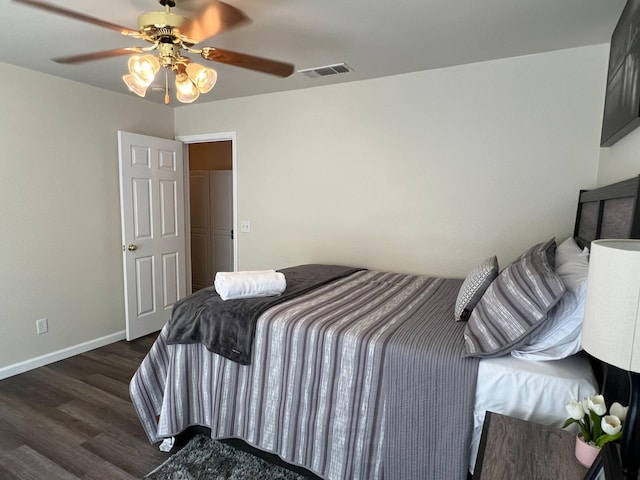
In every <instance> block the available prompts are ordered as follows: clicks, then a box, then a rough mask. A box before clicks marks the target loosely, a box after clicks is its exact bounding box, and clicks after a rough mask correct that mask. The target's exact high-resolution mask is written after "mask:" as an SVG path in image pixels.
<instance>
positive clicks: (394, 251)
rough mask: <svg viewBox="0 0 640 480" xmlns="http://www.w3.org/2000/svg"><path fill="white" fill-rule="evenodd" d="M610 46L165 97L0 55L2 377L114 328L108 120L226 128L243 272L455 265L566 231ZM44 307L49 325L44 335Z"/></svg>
mask: <svg viewBox="0 0 640 480" xmlns="http://www.w3.org/2000/svg"><path fill="white" fill-rule="evenodd" d="M607 56H608V46H606V45H602V46H594V47H585V48H580V49H575V50H566V51H560V52H554V53H548V54H542V55H533V56H527V57H520V58H513V59H505V60H499V61H492V62H485V63H479V64H473V65H466V66H460V67H455V68H448V69H442V70H434V71H428V72H418V73H413V74H408V75H401V76H394V77H387V78H382V79H377V80H371V81H365V82H356V83H349V84H342V85H336V86H331V87H320V88H310V89H308V90H298V91H293V92H286V93H278V94H270V95H263V96H255V97H247V98H240V99H235V100H225V101H219V102H214V103H209V104H207V103H201V104H195V105H190V106H185V107H178V108H176V109H175V110H174V111H172V110H171V109H170V108H168V107H165V106H162V105H156V104H152V103H150V102H146V101H144V100H140V99H137V98H136V97H134V96H129V95H124V94H122V95H121V94H115V93H111V92H107V91H104V90H100V89H95V88H91V87H87V86H84V85H81V84H78V83H74V82H70V81H67V80H63V79H59V78H56V77H50V76H45V75H41V74H39V73H35V72H31V71H28V70H23V69H19V68H16V67H13V66H9V65H6V64H0V78H2V79H3V80H2V82H3V84H2V87H3V91H5V92H11V91H12V90H13V89H17V87H18V86H21V85H22V84H23V82H27V83H28V84H29V92H28V93H29V97H28V98H27V99H26V100H20V99H18V98H16V96H15V95H5V96H4V97H3V101H2V103H3V115H2V116H0V145H1V146H2V156H1V157H0V158H1V159H2V160H1V161H2V162H3V166H4V168H3V174H2V175H0V225H1V227H0V251H1V252H2V257H1V258H2V260H1V264H0V295H1V297H0V377H1V376H2V372H3V368H4V369H5V370H6V369H7V366H9V367H11V366H12V365H15V364H18V363H19V362H23V361H31V360H32V359H34V358H35V357H38V356H41V355H49V354H51V353H53V352H59V351H64V350H65V349H72V348H75V347H76V346H77V345H80V344H82V343H83V342H88V343H91V342H94V341H95V340H96V339H100V338H105V337H107V338H113V337H114V336H117V335H121V333H122V330H123V329H124V319H123V310H124V305H123V303H124V301H123V281H122V266H121V252H120V217H119V195H118V167H117V146H116V131H117V130H119V129H122V130H128V131H132V132H136V133H142V134H149V135H155V136H161V137H169V138H171V137H173V136H174V135H192V134H200V133H216V132H229V131H235V132H236V134H237V153H238V165H239V170H238V175H239V183H238V194H239V219H241V220H245V219H246V220H250V221H251V229H252V231H251V233H241V234H240V252H239V256H240V258H239V260H240V268H242V269H248V268H270V267H281V266H286V265H294V264H298V263H306V262H335V263H345V264H350V265H364V266H367V267H370V268H380V269H387V270H395V271H406V272H422V273H428V274H433V275H447V276H458V277H462V276H464V275H465V274H466V273H467V272H468V270H469V269H470V268H472V267H473V265H474V264H475V263H477V262H478V261H479V260H481V259H483V258H484V257H485V256H488V255H491V254H494V253H497V254H498V255H499V258H500V261H501V262H502V263H503V264H505V263H506V262H507V261H509V260H510V259H511V258H513V257H514V256H515V255H517V254H518V253H520V251H521V250H522V249H523V248H525V247H526V246H528V245H529V244H530V243H531V242H533V241H538V240H544V239H546V238H547V237H550V236H552V235H558V236H560V237H562V236H566V235H569V233H570V232H571V228H572V224H573V215H574V210H575V202H576V197H577V192H578V190H579V189H580V188H588V187H590V186H593V185H594V184H595V182H596V171H597V168H598V163H597V162H598V152H599V148H598V144H599V132H600V121H601V115H602V105H603V95H604V82H605V74H606V66H607V65H606V64H607ZM212 94H214V95H215V92H213V93H212ZM174 119H175V128H174ZM621 145H622V144H621ZM631 150H632V149H631ZM619 164H620V165H621V166H620V167H619V168H618V167H615V170H616V172H618V173H616V174H617V175H622V176H628V175H627V173H626V171H625V172H624V173H622V171H623V170H625V168H627V167H623V166H622V164H623V162H619ZM602 165H603V163H602V162H601V168H600V172H599V174H600V176H601V177H604V176H605V175H609V173H606V172H604V173H603V168H602ZM608 165H609V166H611V165H613V163H610V164H608ZM616 165H617V164H616ZM608 168H609V167H608ZM628 169H629V170H632V169H633V168H632V167H628ZM42 317H47V318H49V330H50V331H49V333H47V334H45V335H36V333H35V321H36V319H39V318H42Z"/></svg>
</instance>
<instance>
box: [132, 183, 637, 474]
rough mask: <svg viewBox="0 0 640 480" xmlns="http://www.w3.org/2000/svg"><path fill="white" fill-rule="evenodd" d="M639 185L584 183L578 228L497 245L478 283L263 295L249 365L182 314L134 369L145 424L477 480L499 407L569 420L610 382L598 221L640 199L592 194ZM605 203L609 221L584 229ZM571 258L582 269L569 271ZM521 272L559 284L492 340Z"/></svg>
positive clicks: (320, 470) (302, 456)
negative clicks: (596, 255) (593, 265)
mask: <svg viewBox="0 0 640 480" xmlns="http://www.w3.org/2000/svg"><path fill="white" fill-rule="evenodd" d="M629 182H636V183H635V186H636V189H635V194H633V193H632V196H633V202H636V203H637V191H638V189H637V185H638V179H637V178H636V179H631V180H630V181H627V182H626V183H625V182H621V183H624V184H625V185H624V188H622V189H621V188H618V187H616V188H613V189H611V187H606V188H604V189H597V190H592V191H591V193H590V194H587V192H581V194H580V201H579V207H578V215H577V220H576V235H574V237H571V238H570V239H566V240H564V241H562V242H558V243H556V242H555V239H551V240H549V241H547V242H542V243H540V244H536V245H534V246H532V247H531V248H530V249H528V250H527V251H526V252H524V253H523V255H522V256H521V257H519V259H517V260H516V261H514V262H513V264H511V265H509V266H508V267H507V268H504V269H503V270H502V271H499V270H498V268H497V263H496V260H495V257H494V258H489V259H487V261H484V262H482V263H481V264H480V265H478V267H477V268H475V269H474V270H473V271H472V272H470V274H469V276H468V277H467V278H466V279H464V280H462V279H449V278H430V277H425V276H420V275H406V274H399V273H392V272H378V271H370V270H365V269H357V270H354V271H353V272H351V273H349V274H348V275H346V276H342V277H340V278H337V279H335V280H333V281H331V282H328V283H325V284H322V285H320V286H318V287H316V288H313V289H311V290H308V291H305V293H302V294H301V295H299V296H295V297H292V298H287V299H286V301H282V302H275V303H274V304H273V305H267V306H266V307H264V304H262V303H261V304H260V305H261V307H260V308H259V309H257V311H256V315H257V316H256V320H255V324H254V325H253V327H252V329H253V330H252V332H251V333H252V335H251V338H252V342H251V344H250V352H248V353H249V355H248V358H249V359H250V361H248V362H239V361H238V359H237V358H236V359H233V358H229V357H233V355H228V354H227V353H226V351H219V353H214V352H215V351H216V345H211V344H207V342H203V341H201V340H202V338H199V339H198V341H193V337H190V339H188V340H187V341H186V343H183V342H180V341H177V340H176V336H177V335H176V332H175V329H174V330H172V322H173V319H172V321H170V322H169V323H168V324H167V325H165V327H164V328H163V330H162V331H161V332H160V335H159V336H158V338H157V340H156V342H155V343H154V345H153V346H152V348H151V350H150V352H149V354H148V355H147V356H146V358H145V359H144V360H143V362H142V364H141V365H140V368H139V369H138V370H137V372H136V374H135V375H134V377H133V378H132V380H131V384H130V392H131V398H132V401H133V404H134V407H135V409H136V411H137V413H138V416H139V418H140V421H141V424H142V426H143V428H144V431H145V432H146V434H147V436H148V438H149V440H150V441H151V442H152V443H156V442H160V441H162V440H163V439H165V438H168V437H173V436H176V435H178V434H179V433H181V432H182V431H184V430H185V429H186V428H188V427H190V426H194V425H201V426H205V427H208V428H210V429H211V436H212V437H213V438H239V439H241V440H243V441H244V442H246V443H248V444H249V445H251V446H253V447H256V448H258V449H260V450H263V451H265V452H270V453H274V454H276V455H278V456H279V457H280V458H282V459H283V460H284V461H286V462H288V463H290V464H292V465H297V466H301V467H303V468H305V469H307V470H309V471H311V472H313V473H314V474H316V475H318V476H319V477H322V478H326V479H328V480H334V479H367V480H368V479H383V478H386V479H396V478H403V479H405V478H406V479H410V478H420V479H423V478H424V479H439V478H448V479H465V478H466V477H467V472H468V471H472V470H473V465H474V460H475V454H476V450H477V446H478V443H479V436H480V431H481V427H482V421H483V418H484V413H485V412H486V411H488V410H491V411H494V412H497V413H503V414H507V415H513V416H517V417H519V418H523V419H527V420H532V421H536V422H540V423H544V424H549V425H558V426H559V425H560V424H561V423H562V421H563V420H564V418H565V417H566V412H565V409H564V405H565V403H566V402H567V401H568V400H570V399H572V398H583V397H584V396H586V395H590V394H593V393H595V392H596V391H597V390H598V388H599V387H598V382H597V379H596V377H595V376H594V373H593V370H592V368H591V361H590V359H589V358H588V357H587V356H586V354H584V353H582V352H579V350H580V349H579V321H578V320H579V306H580V295H581V294H583V293H584V289H585V288H586V285H585V283H586V269H585V265H586V263H585V258H588V252H585V251H584V250H583V247H585V246H586V244H587V243H588V242H589V241H590V240H593V239H596V238H600V236H601V235H602V228H598V226H597V225H598V223H599V222H602V221H604V222H605V223H606V222H607V221H609V220H608V219H609V217H610V216H611V215H613V216H616V218H617V219H616V220H615V221H613V223H615V224H620V223H624V222H627V224H629V225H637V222H638V214H640V212H638V210H637V209H636V208H635V204H634V206H633V208H623V209H622V210H623V212H622V213H620V211H619V208H617V207H615V202H614V208H612V207H611V205H612V204H608V205H609V206H608V207H607V208H604V213H603V214H601V213H600V210H599V209H594V208H593V207H591V206H586V207H585V205H586V203H588V202H593V201H594V200H592V198H593V196H594V194H595V195H596V198H598V199H597V200H596V201H597V202H600V203H602V204H604V205H606V204H607V200H604V199H602V198H599V197H598V196H599V195H601V196H604V197H607V198H609V197H612V196H616V195H617V196H618V197H619V196H620V192H621V191H624V196H628V193H629V191H632V190H633V188H630V187H629V186H628V184H629ZM598 192H600V193H598ZM602 192H604V193H602ZM616 198H617V197H616ZM590 199H591V200H590ZM600 203H599V204H600ZM594 211H596V212H597V213H596V219H595V225H596V228H595V230H594V229H593V228H591V226H588V227H585V225H586V224H587V223H589V222H591V223H593V222H594V219H593V212H594ZM603 219H604V220H603ZM633 228H635V227H633ZM633 228H632V227H630V229H629V231H628V233H627V234H626V235H627V236H632V235H633V234H636V233H637V231H635V230H633ZM585 231H587V232H589V233H587V234H585ZM605 232H606V229H605ZM574 238H575V240H574ZM567 245H569V246H570V247H571V248H570V249H569V250H567V248H568V247H567ZM568 251H571V255H570V256H568V257H566V258H564V260H561V261H558V259H559V258H560V256H561V252H564V255H565V256H566V254H567V252H568ZM568 259H569V260H568ZM565 262H567V263H565ZM556 263H557V266H556V265H555V264H556ZM577 264H580V271H581V273H580V275H578V277H579V278H580V279H582V277H581V275H584V279H582V280H580V281H577V280H576V273H575V270H576V265H577ZM563 265H569V267H567V270H568V271H569V277H570V278H569V280H566V278H565V277H562V278H561V277H560V273H561V270H562V268H563V267H562V266H563ZM307 267H308V266H304V268H307ZM313 267H314V268H315V266H313ZM319 267H320V268H322V267H323V266H319ZM295 268H298V267H295ZM519 269H523V270H522V271H524V272H525V273H529V269H533V270H535V271H536V272H538V271H539V270H540V271H542V272H543V273H544V275H541V278H542V280H541V281H543V284H541V285H542V287H541V288H537V290H545V289H547V290H548V293H546V294H545V295H546V296H545V295H543V296H542V298H540V299H538V300H539V301H538V304H537V305H533V306H530V307H529V306H528V307H527V311H526V312H522V311H520V310H518V312H517V313H518V314H524V316H525V317H527V318H526V321H523V322H521V325H519V328H520V330H521V331H520V332H517V333H514V332H508V333H505V332H504V331H502V330H501V331H500V332H499V334H497V335H498V336H499V337H500V338H498V339H497V340H496V338H494V337H495V335H494V336H488V337H486V338H484V337H483V336H482V335H483V334H482V332H486V331H487V330H491V329H492V328H494V327H495V325H492V322H493V321H494V320H493V319H495V317H496V315H495V314H494V315H493V317H492V314H491V312H496V310H495V309H496V308H497V309H498V310H497V311H500V309H503V310H504V309H506V310H509V309H510V308H513V305H512V304H511V302H509V301H507V300H505V299H504V298H502V296H503V295H504V292H503V289H502V288H501V282H502V283H503V282H514V283H515V284H516V287H518V286H519V285H518V284H519V282H523V281H524V280H522V278H521V277H520V276H519V275H520V273H521V270H519ZM555 269H557V270H558V271H559V272H560V273H556V272H555ZM295 272H296V270H295V269H294V270H293V271H292V274H295ZM525 276H526V275H525ZM583 280H584V281H583ZM572 282H573V283H575V284H576V285H578V286H576V288H575V289H574V288H573V287H572V286H571V285H573V284H572ZM288 284H289V283H288ZM509 286H510V287H511V286H512V285H509ZM521 287H522V288H528V287H527V285H522V286H521ZM538 287H540V286H538ZM578 287H579V288H578ZM574 290H575V291H574ZM197 293H198V294H199V296H198V297H196V298H189V297H188V299H184V301H185V302H200V303H198V304H197V305H196V306H195V307H192V308H190V311H193V312H200V313H195V314H194V315H195V316H194V318H197V316H198V315H200V314H201V313H202V311H203V310H202V309H203V308H204V306H203V305H204V302H205V300H204V299H205V296H209V297H215V295H216V294H215V290H214V289H213V287H210V288H209V289H205V291H204V292H203V291H202V290H201V291H199V292H197ZM570 294H571V295H570ZM194 295H195V294H194ZM192 297H193V296H192ZM551 297H553V298H551ZM569 298H571V299H572V302H568V301H565V300H567V299H569ZM181 302H182V301H181ZM240 302H242V301H240ZM249 303H251V302H249ZM496 305H498V306H497V307H496ZM527 305H529V303H527ZM563 305H564V306H563ZM461 307H468V308H461ZM518 308H520V309H522V307H521V306H520V307H518ZM563 309H564V310H563ZM529 310H530V311H529ZM560 310H563V313H562V315H560V313H559V311H560ZM569 310H570V311H569ZM503 313H504V312H503ZM507 313H510V312H507ZM454 314H455V315H454ZM565 314H570V315H569V316H570V317H572V321H573V322H574V324H573V325H574V326H572V327H571V328H567V327H566V326H565V324H566V323H567V322H565V321H564V319H565V318H568V317H567V315H565ZM497 316H500V317H502V314H498V315H497ZM492 318H493V319H492ZM554 319H556V320H554ZM575 322H578V323H575ZM196 323H197V322H196ZM176 324H177V323H176ZM487 325H489V327H487ZM575 325H578V327H577V328H578V330H577V335H578V336H577V340H576V326H575ZM507 330H508V329H507ZM558 331H563V333H562V335H565V337H566V339H565V340H563V341H562V342H560V343H561V345H560V347H561V348H558V345H551V347H550V348H546V347H545V348H546V349H543V350H541V349H540V348H539V345H541V344H543V343H544V342H543V341H542V339H543V338H544V337H545V335H546V339H547V341H548V338H549V336H550V335H551V336H553V335H556V333H554V332H558ZM502 337H506V340H505V338H502ZM512 337H513V338H512ZM554 338H555V337H554ZM534 340H535V341H534ZM495 342H497V345H498V346H497V347H496V343H495ZM576 342H577V343H576ZM212 350H213V351H212ZM558 350H561V352H560V353H559V351H558ZM512 352H515V353H512ZM518 352H519V353H518ZM549 352H551V353H549ZM516 353H518V354H519V355H520V358H518V357H517V356H516ZM545 355H547V356H548V357H547V358H544V359H545V360H546V361H541V360H542V359H543V357H545ZM556 357H557V358H556ZM243 363H247V364H243ZM597 373H598V372H597V371H596V374H597ZM540 392H544V395H541V394H540Z"/></svg>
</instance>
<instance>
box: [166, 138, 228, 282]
mask: <svg viewBox="0 0 640 480" xmlns="http://www.w3.org/2000/svg"><path fill="white" fill-rule="evenodd" d="M176 140H178V141H180V142H182V144H183V147H182V148H183V159H184V205H185V212H184V216H185V232H191V203H190V185H189V171H190V170H191V168H190V165H189V144H191V143H209V142H223V141H229V140H230V141H231V170H232V172H231V176H232V180H231V181H232V188H233V202H232V203H233V270H234V271H237V270H238V237H239V235H238V157H237V155H236V132H218V133H202V134H197V135H179V136H177V137H176ZM185 237H186V241H187V251H186V255H187V258H188V259H189V261H188V262H186V265H187V292H191V289H192V288H193V285H192V282H191V235H190V234H189V233H187V234H186V235H185Z"/></svg>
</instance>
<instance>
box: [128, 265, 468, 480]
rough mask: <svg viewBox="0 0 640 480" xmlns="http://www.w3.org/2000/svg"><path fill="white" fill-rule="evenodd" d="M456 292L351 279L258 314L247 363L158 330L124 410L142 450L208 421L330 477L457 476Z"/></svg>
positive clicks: (223, 433) (453, 283)
mask: <svg viewBox="0 0 640 480" xmlns="http://www.w3.org/2000/svg"><path fill="white" fill-rule="evenodd" d="M460 285H461V281H459V280H447V279H437V278H429V277H423V276H415V275H404V274H394V273H385V272H374V271H361V272H358V273H355V274H353V275H351V276H349V277H347V278H345V279H341V280H338V281H336V282H334V283H332V284H330V285H327V286H325V287H322V288H319V289H317V290H314V291H313V292H310V293H307V294H305V295H304V296H301V297H298V298H296V299H294V300H290V301H288V302H285V303H282V304H280V305H277V306H275V307H272V308H271V309H269V310H267V311H266V312H265V313H263V314H262V315H261V316H260V318H259V319H258V322H257V325H256V334H255V344H254V347H253V359H252V363H251V365H240V364H238V363H236V362H233V361H231V360H228V359H225V358H224V357H221V356H219V355H216V354H213V353H211V352H209V351H208V350H207V349H206V347H204V346H203V345H200V344H189V345H168V344H167V343H166V335H167V327H166V326H165V328H164V329H163V330H162V332H161V333H160V335H159V337H158V339H157V340H156V342H155V343H154V345H153V347H152V348H151V351H150V352H149V354H148V355H147V357H146V358H145V359H144V360H143V362H142V364H141V366H140V368H139V369H138V371H137V372H136V374H135V375H134V377H133V379H132V380H131V384H130V391H131V398H132V400H133V404H134V406H135V408H136V411H137V412H138V415H139V417H140V420H141V423H142V426H143V428H144V430H145V432H146V433H147V436H148V437H149V439H150V441H151V442H158V441H160V440H162V439H163V438H165V437H170V436H174V435H176V434H178V433H180V432H181V431H182V430H184V429H185V428H186V427H188V426H190V425H205V426H208V427H210V428H211V435H212V437H213V438H229V437H236V438H241V439H243V440H245V441H246V442H247V443H249V444H251V445H253V446H256V447H258V448H260V449H262V450H265V451H267V452H272V453H276V454H277V455H279V456H280V457H281V458H282V459H284V460H286V461H287V462H289V463H292V464H295V465H300V466H303V467H305V468H307V469H309V470H311V471H312V472H314V473H316V474H317V475H319V476H321V477H324V478H326V479H328V480H333V479H349V480H351V479H353V480H356V479H363V480H365V479H366V480H369V479H387V480H397V479H402V480H405V479H406V480H409V479H420V480H424V479H434V480H436V479H438V480H440V479H448V480H449V479H451V480H456V479H460V480H463V479H465V478H466V468H467V461H468V460H467V459H468V455H469V452H468V446H469V442H470V439H471V430H472V426H473V415H472V414H473V401H474V393H475V381H476V374H477V361H476V360H475V359H469V358H465V359H463V358H462V351H463V329H464V325H462V324H461V322H455V321H454V320H453V313H452V312H453V305H454V302H455V298H456V294H457V292H458V289H459V288H460ZM156 419H157V420H156Z"/></svg>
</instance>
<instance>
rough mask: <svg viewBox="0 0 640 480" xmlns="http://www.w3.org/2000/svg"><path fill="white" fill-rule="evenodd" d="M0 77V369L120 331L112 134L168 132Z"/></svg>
mask: <svg viewBox="0 0 640 480" xmlns="http://www.w3.org/2000/svg"><path fill="white" fill-rule="evenodd" d="M0 78H1V79H2V91H3V92H4V95H3V97H2V115H0V145H1V146H2V154H1V155H0V161H1V162H2V174H1V175H0V225H1V226H0V252H2V253H1V255H2V257H1V258H2V260H1V261H0V369H2V367H6V366H8V365H13V364H16V363H18V362H21V361H24V360H27V359H32V358H34V357H38V356H41V355H45V354H50V353H51V352H56V351H59V350H64V349H67V348H71V347H74V346H76V345H78V344H82V343H83V342H91V341H93V340H95V339H97V338H100V337H104V336H109V335H114V334H118V333H119V332H120V333H121V332H122V331H123V330H124V314H123V312H124V297H123V280H122V260H121V250H120V244H121V241H120V206H119V187H118V154H117V137H116V132H117V130H119V129H121V130H128V131H132V132H136V133H143V134H150V135H155V136H163V137H169V138H173V131H174V127H173V113H172V110H171V109H170V108H168V107H164V106H160V105H156V104H152V103H150V102H147V101H145V100H141V99H137V98H136V97H134V96H129V95H124V94H116V93H112V92H107V91H106V90H102V89H97V88H92V87H88V86H85V85H82V84H79V83H75V82H70V81H68V80H63V79H60V78H56V77H52V76H47V75H42V74H39V73H36V72H33V71H30V70H25V69H21V68H17V67H13V66H10V65H7V64H0ZM24 85H28V88H27V90H26V93H27V95H28V96H27V98H25V99H20V98H18V96H17V95H13V94H12V93H11V92H13V91H20V90H23V89H24ZM42 317H47V318H48V319H49V333H47V334H45V335H36V319H39V318H42Z"/></svg>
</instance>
